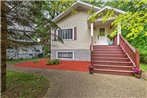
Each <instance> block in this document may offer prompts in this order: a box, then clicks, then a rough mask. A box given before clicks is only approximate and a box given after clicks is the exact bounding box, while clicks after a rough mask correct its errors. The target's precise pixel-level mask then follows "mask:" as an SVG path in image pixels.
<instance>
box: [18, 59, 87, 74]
mask: <svg viewBox="0 0 147 98" xmlns="http://www.w3.org/2000/svg"><path fill="white" fill-rule="evenodd" d="M47 61H48V59H41V60H39V62H37V63H34V62H32V61H28V62H23V63H18V64H15V66H19V67H31V68H48V69H57V70H70V71H82V72H88V67H89V65H90V62H89V61H64V60H61V62H60V64H58V65H46V63H47Z"/></svg>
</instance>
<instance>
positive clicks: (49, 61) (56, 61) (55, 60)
mask: <svg viewBox="0 0 147 98" xmlns="http://www.w3.org/2000/svg"><path fill="white" fill-rule="evenodd" d="M59 63H60V60H59V59H52V60H48V61H47V65H54V64H55V65H56V64H59Z"/></svg>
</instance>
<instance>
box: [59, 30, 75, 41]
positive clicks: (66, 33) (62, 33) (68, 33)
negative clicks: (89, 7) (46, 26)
mask: <svg viewBox="0 0 147 98" xmlns="http://www.w3.org/2000/svg"><path fill="white" fill-rule="evenodd" d="M73 33H74V29H73V28H68V29H59V30H58V31H57V34H58V36H59V37H61V38H62V39H74V37H73V35H74V34H73Z"/></svg>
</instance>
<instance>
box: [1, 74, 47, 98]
mask: <svg viewBox="0 0 147 98" xmlns="http://www.w3.org/2000/svg"><path fill="white" fill-rule="evenodd" d="M48 83H49V82H48V80H47V79H46V78H45V77H43V76H41V75H38V74H30V73H22V72H14V71H7V93H4V94H3V95H2V98H28V97H29V98H38V97H39V98H41V97H42V96H43V95H44V94H45V93H46V92H47V90H48V87H49V84H48Z"/></svg>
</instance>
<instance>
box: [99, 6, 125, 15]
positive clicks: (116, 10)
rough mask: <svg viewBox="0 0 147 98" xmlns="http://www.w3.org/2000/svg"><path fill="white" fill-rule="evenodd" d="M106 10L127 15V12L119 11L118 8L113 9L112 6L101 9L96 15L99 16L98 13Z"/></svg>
mask: <svg viewBox="0 0 147 98" xmlns="http://www.w3.org/2000/svg"><path fill="white" fill-rule="evenodd" d="M105 9H110V10H113V11H115V12H118V13H120V14H125V13H126V12H125V11H122V10H119V9H117V8H112V7H110V6H105V7H103V8H102V9H100V10H99V11H97V12H96V14H98V13H100V12H102V11H104V10H105Z"/></svg>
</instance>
